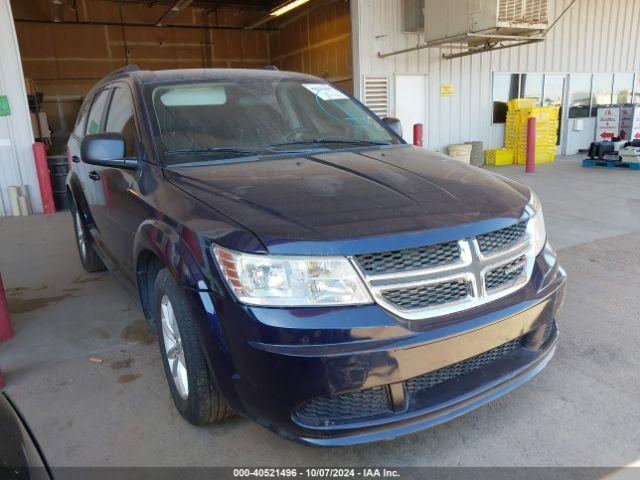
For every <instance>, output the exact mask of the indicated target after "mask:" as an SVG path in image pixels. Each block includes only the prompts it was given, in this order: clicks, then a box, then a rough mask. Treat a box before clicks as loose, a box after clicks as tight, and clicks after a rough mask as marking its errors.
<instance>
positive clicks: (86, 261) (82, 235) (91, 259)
mask: <svg viewBox="0 0 640 480" xmlns="http://www.w3.org/2000/svg"><path fill="white" fill-rule="evenodd" d="M72 215H73V227H74V228H73V229H74V231H75V234H76V245H78V254H79V255H80V261H81V262H82V266H83V267H84V269H85V270H86V271H87V272H89V273H95V272H102V271H104V270H106V267H105V266H104V263H102V260H101V259H100V257H99V256H98V252H96V250H95V248H93V244H92V243H91V240H90V238H89V236H88V234H87V229H86V227H85V225H84V222H83V221H82V216H81V215H80V211H79V210H78V208H77V207H76V208H74V209H73V211H72Z"/></svg>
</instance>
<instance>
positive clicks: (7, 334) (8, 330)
mask: <svg viewBox="0 0 640 480" xmlns="http://www.w3.org/2000/svg"><path fill="white" fill-rule="evenodd" d="M11 337H13V327H12V326H11V317H10V316H9V306H8V305H7V297H6V295H5V294H4V285H3V283H2V275H1V274H0V341H4V340H9V339H10V338H11Z"/></svg>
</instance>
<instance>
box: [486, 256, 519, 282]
mask: <svg viewBox="0 0 640 480" xmlns="http://www.w3.org/2000/svg"><path fill="white" fill-rule="evenodd" d="M526 261H527V260H526V258H525V257H524V255H523V256H522V257H518V258H516V259H515V260H514V261H512V262H509V263H507V264H505V265H502V266H501V267H498V268H495V269H493V270H491V271H490V272H489V273H487V275H486V276H485V286H486V288H487V290H494V289H496V288H500V287H507V286H509V285H511V284H512V283H513V282H514V281H515V280H516V279H517V278H518V277H519V276H520V275H522V272H524V267H525V265H526Z"/></svg>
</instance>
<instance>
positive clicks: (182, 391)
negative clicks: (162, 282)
mask: <svg viewBox="0 0 640 480" xmlns="http://www.w3.org/2000/svg"><path fill="white" fill-rule="evenodd" d="M160 321H161V323H162V337H163V339H164V349H165V353H166V354H167V363H168V364H169V370H170V371H171V377H172V378H173V383H174V384H175V386H176V389H177V390H178V394H179V395H180V397H182V398H183V399H185V400H186V398H187V397H188V396H189V381H188V378H187V364H186V362H185V358H184V349H183V348H182V338H181V337H180V330H179V329H178V324H177V322H176V316H175V313H174V311H173V306H172V305H171V301H170V300H169V297H167V296H166V295H164V296H163V297H162V300H161V302H160Z"/></svg>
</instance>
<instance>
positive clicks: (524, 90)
mask: <svg viewBox="0 0 640 480" xmlns="http://www.w3.org/2000/svg"><path fill="white" fill-rule="evenodd" d="M520 98H531V99H533V100H535V101H536V105H538V106H539V105H541V104H542V74H541V73H523V74H522V75H520Z"/></svg>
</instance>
